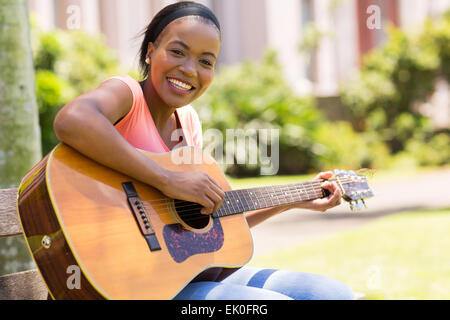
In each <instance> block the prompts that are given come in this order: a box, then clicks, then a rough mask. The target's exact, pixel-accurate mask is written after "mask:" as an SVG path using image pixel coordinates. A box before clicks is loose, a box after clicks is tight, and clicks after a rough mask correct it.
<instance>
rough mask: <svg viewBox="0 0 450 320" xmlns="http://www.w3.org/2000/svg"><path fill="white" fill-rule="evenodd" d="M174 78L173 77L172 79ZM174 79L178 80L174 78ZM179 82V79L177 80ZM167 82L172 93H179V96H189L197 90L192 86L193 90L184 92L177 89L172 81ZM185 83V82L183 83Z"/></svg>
mask: <svg viewBox="0 0 450 320" xmlns="http://www.w3.org/2000/svg"><path fill="white" fill-rule="evenodd" d="M171 78H172V77H171ZM173 79H176V78H173ZM177 80H178V79H177ZM166 81H167V84H168V86H169V88H170V89H171V90H172V91H174V92H175V93H177V94H179V95H185V96H186V95H188V94H191V93H192V92H193V91H194V89H195V87H194V86H192V88H191V89H190V90H183V89H180V88H178V87H176V86H175V85H174V84H172V83H171V82H170V81H169V79H166ZM179 81H181V80H179ZM183 82H184V81H183Z"/></svg>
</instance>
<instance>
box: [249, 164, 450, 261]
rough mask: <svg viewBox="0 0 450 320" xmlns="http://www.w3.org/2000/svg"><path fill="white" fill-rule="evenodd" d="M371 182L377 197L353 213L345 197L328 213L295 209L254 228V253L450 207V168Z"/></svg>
mask: <svg viewBox="0 0 450 320" xmlns="http://www.w3.org/2000/svg"><path fill="white" fill-rule="evenodd" d="M373 180H374V181H373V182H371V188H372V190H373V191H374V193H375V197H373V198H371V199H368V200H367V201H366V204H367V206H368V209H363V210H362V211H360V212H359V213H353V212H352V211H351V210H350V208H349V206H348V204H347V203H346V202H345V201H343V202H342V204H341V205H340V206H339V207H336V208H333V209H331V210H328V211H327V213H319V212H312V211H302V210H291V211H289V212H285V213H283V214H280V215H278V216H276V217H273V218H271V219H269V220H266V221H265V222H264V223H262V224H260V225H258V226H256V227H254V228H253V229H252V234H253V239H254V243H255V252H254V256H257V255H261V254H267V253H270V252H273V251H275V250H277V249H280V248H282V247H289V246H295V245H297V244H300V243H302V242H305V241H308V240H312V239H317V238H322V237H325V236H328V235H331V234H334V233H336V232H339V231H343V230H348V229H351V228H356V227H359V226H361V225H363V224H364V223H367V222H369V221H373V219H376V218H378V217H381V216H384V215H387V214H392V213H396V212H401V211H407V210H417V209H429V208H450V168H446V169H442V170H433V171H426V172H422V173H418V174H416V175H412V176H409V177H403V178H398V179H396V180H393V181H389V180H386V179H383V180H382V181H379V182H377V180H376V178H374V179H373Z"/></svg>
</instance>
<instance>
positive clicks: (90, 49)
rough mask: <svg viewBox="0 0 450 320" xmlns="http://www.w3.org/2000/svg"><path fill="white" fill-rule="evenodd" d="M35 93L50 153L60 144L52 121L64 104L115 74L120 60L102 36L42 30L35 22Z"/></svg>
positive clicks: (44, 148)
mask: <svg viewBox="0 0 450 320" xmlns="http://www.w3.org/2000/svg"><path fill="white" fill-rule="evenodd" d="M32 28H33V30H32V36H33V39H32V44H33V60H34V66H35V79H36V95H37V102H38V107H39V122H40V126H41V133H42V138H41V140H42V149H43V153H44V154H47V153H48V152H49V151H50V150H51V149H53V147H54V146H55V145H56V144H57V143H58V139H57V138H56V136H55V134H54V131H53V120H54V118H55V116H56V114H57V112H58V111H59V109H60V108H61V107H63V106H64V105H65V104H66V103H68V102H69V101H71V100H72V99H74V98H75V97H77V96H79V95H81V94H83V93H85V92H87V91H90V90H92V89H94V88H96V87H97V86H98V85H99V84H100V83H101V82H102V81H103V80H105V79H106V78H108V77H110V76H113V75H116V74H117V73H118V72H120V71H119V70H120V69H119V62H118V59H117V58H116V56H115V53H114V52H113V51H112V50H111V49H109V48H108V47H107V46H106V44H105V42H104V40H103V39H102V38H101V37H96V36H91V35H88V34H86V33H85V32H83V31H61V30H52V31H45V32H44V31H41V30H39V29H38V28H37V27H36V26H35V23H33V22H32Z"/></svg>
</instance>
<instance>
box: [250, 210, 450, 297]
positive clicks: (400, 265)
mask: <svg viewBox="0 0 450 320" xmlns="http://www.w3.org/2000/svg"><path fill="white" fill-rule="evenodd" d="M449 232H450V209H442V210H429V211H414V212H403V213H398V214H394V215H391V216H386V217H382V218H379V219H377V220H374V221H373V222H369V223H368V224H366V225H364V226H363V227H361V228H359V229H356V230H352V231H346V232H342V233H339V234H337V235H334V236H330V237H328V238H325V239H321V240H315V241H310V242H307V243H304V244H302V245H299V246H296V247H293V248H289V249H285V250H283V251H279V252H277V253H274V254H270V255H265V256H258V257H255V258H254V259H253V260H252V261H251V262H250V264H249V265H254V266H258V267H267V268H279V269H289V270H298V271H304V272H311V273H318V274H323V275H326V276H329V277H332V278H335V279H338V280H341V281H343V282H345V283H347V284H348V285H349V286H350V287H352V288H353V290H354V291H357V292H361V293H364V294H365V295H366V299H450V255H449V253H450V236H449Z"/></svg>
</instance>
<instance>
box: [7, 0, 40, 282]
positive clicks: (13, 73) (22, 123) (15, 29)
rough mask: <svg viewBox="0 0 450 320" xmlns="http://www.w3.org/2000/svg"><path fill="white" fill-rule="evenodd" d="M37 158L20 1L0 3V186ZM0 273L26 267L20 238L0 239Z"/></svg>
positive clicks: (24, 12) (30, 73) (29, 263)
mask: <svg viewBox="0 0 450 320" xmlns="http://www.w3.org/2000/svg"><path fill="white" fill-rule="evenodd" d="M41 157H42V154H41V142H40V129H39V122H38V109H37V104H36V97H35V86H34V69H33V62H32V54H31V41H30V26H29V20H28V9H27V1H26V0H2V1H1V5H0V188H12V187H16V186H18V184H19V183H20V180H21V178H22V177H23V176H24V175H25V174H26V173H27V172H28V171H29V170H30V169H31V168H32V167H33V165H34V164H36V163H37V162H38V161H39V160H40V159H41ZM1 240H3V241H0V257H1V259H0V274H3V273H10V272H16V271H19V270H18V269H23V268H25V269H27V268H29V267H31V266H32V260H31V258H30V256H29V254H28V250H27V249H26V248H25V245H24V239H23V237H15V238H7V239H1Z"/></svg>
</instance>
